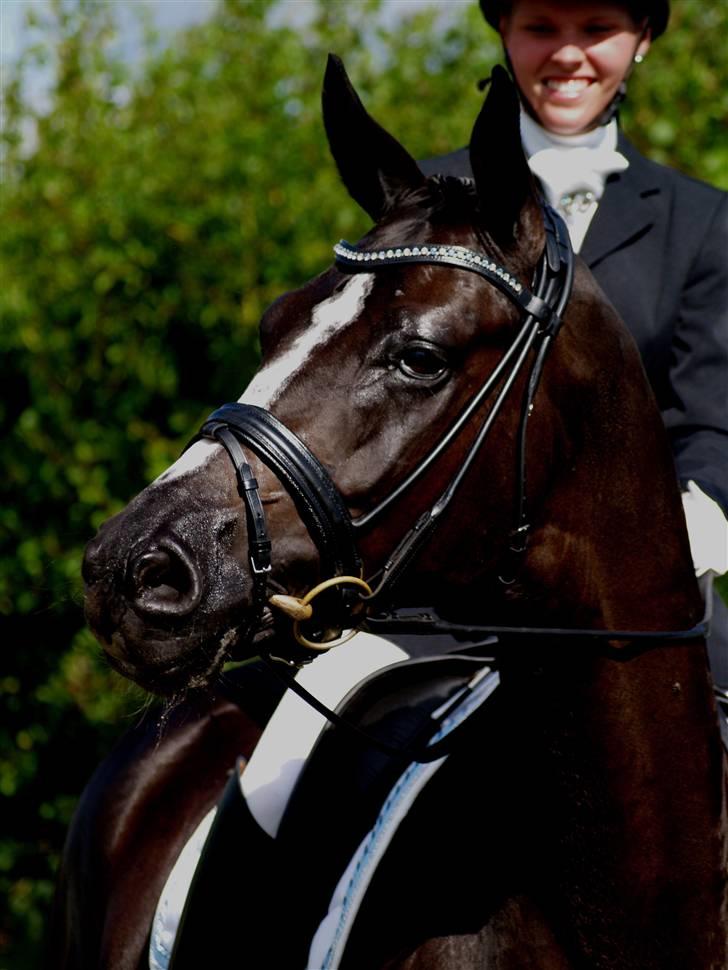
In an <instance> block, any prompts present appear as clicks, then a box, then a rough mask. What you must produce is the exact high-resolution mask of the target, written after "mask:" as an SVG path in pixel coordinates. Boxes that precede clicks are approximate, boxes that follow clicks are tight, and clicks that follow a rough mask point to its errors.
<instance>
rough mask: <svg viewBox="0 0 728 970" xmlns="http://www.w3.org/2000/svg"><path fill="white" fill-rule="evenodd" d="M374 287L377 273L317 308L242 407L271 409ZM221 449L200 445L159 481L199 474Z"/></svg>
mask: <svg viewBox="0 0 728 970" xmlns="http://www.w3.org/2000/svg"><path fill="white" fill-rule="evenodd" d="M373 284H374V274H373V273H361V274H357V275H356V276H352V278H351V279H350V280H349V281H348V282H347V283H346V285H345V286H344V287H343V289H341V290H340V291H339V292H338V293H335V294H334V295H333V296H330V297H329V298H328V300H324V301H323V303H319V304H318V305H317V306H315V307H314V308H313V312H312V314H311V323H310V324H309V325H308V327H307V328H306V330H305V331H304V332H303V333H302V334H301V335H300V336H299V337H298V338H297V339H296V340H294V342H293V344H292V345H291V346H290V347H289V348H288V350H286V351H285V352H284V353H282V354H281V355H280V357H277V358H276V359H275V360H273V361H271V363H270V364H268V365H267V366H266V367H263V368H262V369H261V370H259V371H258V373H257V374H256V375H255V377H254V378H253V380H252V381H251V382H250V384H249V385H248V387H247V389H246V391H245V393H244V394H243V396H242V397H241V398H240V402H241V403H242V404H257V405H258V406H259V407H265V408H267V407H270V405H271V404H272V403H273V402H274V401H275V400H276V398H277V397H278V395H279V394H281V393H282V392H283V390H284V389H285V388H286V387H287V386H288V384H289V383H290V381H291V379H292V378H293V377H294V375H295V374H296V373H297V372H298V371H299V370H300V368H301V367H302V366H303V365H304V364H305V363H306V360H307V359H308V356H309V354H310V353H311V351H312V350H313V349H314V348H315V347H319V346H321V345H322V344H325V343H327V342H328V341H329V340H331V338H332V337H334V336H336V334H337V333H339V332H340V331H341V330H343V329H344V328H345V327H347V326H348V325H349V324H350V323H353V322H354V320H356V318H357V317H358V316H359V314H360V313H361V311H362V310H363V308H364V301H365V300H366V298H367V296H368V295H369V293H370V292H371V289H372V286H373ZM219 447H220V446H219V445H218V444H216V443H215V442H212V441H198V442H196V443H195V444H194V445H192V447H191V448H189V449H188V450H187V451H186V452H185V453H184V454H183V455H182V456H181V457H180V458H178V459H177V461H176V462H175V463H174V464H173V465H171V466H170V467H169V468H168V469H167V470H166V471H165V472H163V473H162V474H161V475H160V476H159V478H158V479H157V481H158V482H159V481H169V480H170V479H174V478H179V477H180V476H182V475H186V474H187V473H189V472H192V471H195V470H197V469H198V468H200V467H201V466H203V465H204V464H205V463H206V462H207V461H209V460H210V458H211V457H212V455H213V453H214V452H215V450H216V449H217V448H219Z"/></svg>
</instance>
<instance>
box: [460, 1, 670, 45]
mask: <svg viewBox="0 0 728 970" xmlns="http://www.w3.org/2000/svg"><path fill="white" fill-rule="evenodd" d="M479 2H480V9H481V10H482V11H483V16H484V17H485V19H486V20H487V21H488V23H489V24H490V26H491V27H493V28H494V29H495V30H498V25H499V24H500V19H501V17H502V16H503V15H504V14H507V13H508V11H509V10H510V7H511V0H479ZM623 2H624V3H625V5H626V6H627V8H628V10H629V11H630V13H631V14H632V16H633V17H634V19H635V20H636V21H640V20H642V19H643V18H644V17H647V20H648V23H649V25H650V31H651V33H652V39H653V40H655V38H656V37H659V36H660V34H662V33H664V32H665V28H666V27H667V21H668V20H669V19H670V0H623Z"/></svg>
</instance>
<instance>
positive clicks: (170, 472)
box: [155, 440, 220, 484]
mask: <svg viewBox="0 0 728 970" xmlns="http://www.w3.org/2000/svg"><path fill="white" fill-rule="evenodd" d="M219 447H220V445H218V444H217V442H215V441H205V440H203V441H196V442H195V443H194V444H193V445H192V447H191V448H188V449H187V451H185V452H184V454H182V455H180V456H179V458H178V459H177V461H176V462H175V463H174V464H173V465H170V466H169V468H168V469H167V470H166V471H165V472H162V474H161V475H160V476H159V478H157V479H156V480H155V484H156V483H157V482H169V481H172V479H175V478H181V477H182V475H187V474H188V473H189V472H193V471H195V470H197V469H199V468H202V467H203V466H204V465H205V464H207V462H208V461H209V460H210V458H212V455H213V453H214V452H215V450H216V449H217V448H219Z"/></svg>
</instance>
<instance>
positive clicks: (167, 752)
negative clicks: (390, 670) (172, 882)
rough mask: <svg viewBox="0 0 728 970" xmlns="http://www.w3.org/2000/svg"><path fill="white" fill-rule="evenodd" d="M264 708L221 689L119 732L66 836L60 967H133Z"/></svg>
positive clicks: (57, 947) (56, 947) (252, 740)
mask: <svg viewBox="0 0 728 970" xmlns="http://www.w3.org/2000/svg"><path fill="white" fill-rule="evenodd" d="M242 699H243V700H244V699H245V691H243V692H242ZM264 714H265V712H262V711H255V712H254V714H253V715H251V713H250V712H249V711H248V710H247V709H246V707H245V705H244V703H237V702H236V700H234V699H231V697H230V696H226V695H225V694H223V693H220V694H218V695H216V696H212V697H209V696H208V697H202V696H200V697H194V696H191V697H190V698H188V699H187V700H186V701H185V702H184V703H182V704H180V705H178V706H177V707H176V708H175V709H174V710H173V711H172V713H171V715H170V717H169V718H168V719H167V720H166V721H165V723H164V726H160V720H159V711H158V710H157V711H153V710H150V711H148V712H147V714H146V715H145V716H144V717H143V718H142V719H141V720H140V721H139V722H138V723H137V724H135V725H134V726H133V727H131V728H130V729H129V730H128V731H127V732H126V733H125V734H124V735H123V736H122V737H121V739H120V740H119V742H118V743H117V744H116V746H115V747H114V748H113V750H112V751H111V752H110V754H109V755H108V756H107V757H106V758H105V759H104V761H103V762H102V763H101V765H100V766H99V767H98V768H97V770H96V771H95V772H94V774H93V776H92V777H91V779H90V780H89V782H88V784H87V786H86V788H85V789H84V792H83V794H82V796H81V799H80V801H79V804H78V807H77V809H76V812H75V814H74V818H73V822H72V825H71V828H70V831H69V834H68V838H67V842H66V846H65V849H64V856H63V861H62V867H61V872H60V876H59V893H58V897H57V905H56V913H55V920H54V924H55V925H54V927H53V931H52V948H53V951H54V955H53V960H54V965H55V966H58V967H73V968H74V970H85V968H86V967H89V968H91V967H94V968H95V967H97V966H99V965H103V966H107V967H109V968H110V970H112V968H113V970H127V968H128V970H136V967H137V966H138V965H140V961H141V960H142V959H143V957H144V954H145V952H146V944H147V937H148V932H149V927H150V925H151V919H152V916H153V914H154V908H155V906H156V903H157V900H158V898H159V894H160V892H161V890H162V887H163V885H164V881H165V879H166V877H167V875H168V874H169V871H170V869H171V867H172V865H173V864H174V861H175V859H176V858H177V855H178V854H179V852H180V851H181V849H182V847H183V846H184V844H185V842H186V840H187V839H188V838H189V836H190V835H191V834H192V832H193V831H194V829H195V827H196V826H197V824H198V823H199V822H200V820H201V819H202V818H203V817H204V815H205V813H206V812H207V811H208V810H209V809H210V808H211V807H212V806H213V805H214V804H215V802H216V801H217V799H218V798H219V796H220V793H221V791H222V790H223V788H224V786H225V782H226V780H227V777H228V775H229V773H230V771H231V770H232V768H233V767H234V765H235V760H236V758H237V757H238V756H243V757H248V756H249V755H250V753H251V752H252V750H253V748H254V746H255V744H256V743H257V740H258V738H259V736H260V732H261V729H262V728H261V720H262V719H264ZM130 858H133V859H134V860H135V864H134V866H129V859H130ZM121 913H123V921H121V920H120V919H119V918H118V917H119V914H121ZM130 917H131V918H130ZM132 927H133V930H132V929H130V928H132ZM130 937H133V939H132V938H130Z"/></svg>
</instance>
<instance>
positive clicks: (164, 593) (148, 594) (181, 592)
mask: <svg viewBox="0 0 728 970" xmlns="http://www.w3.org/2000/svg"><path fill="white" fill-rule="evenodd" d="M129 579H130V582H131V587H132V590H131V592H132V599H133V601H134V604H135V606H136V607H137V609H141V610H142V611H144V612H145V613H167V614H172V615H178V616H181V615H184V614H185V613H189V612H190V611H191V610H193V609H194V608H195V607H196V606H197V604H198V603H199V601H200V597H201V583H200V576H199V572H198V570H197V568H196V567H195V564H194V563H193V562H192V561H191V559H190V558H189V556H188V555H187V554H186V553H185V552H183V550H181V549H178V548H175V547H173V546H170V545H166V544H165V545H164V546H159V547H157V548H155V549H150V550H148V551H147V552H144V553H142V554H141V555H140V556H137V557H136V559H134V560H132V562H131V563H130V564H129Z"/></svg>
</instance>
